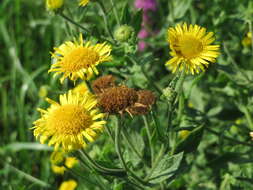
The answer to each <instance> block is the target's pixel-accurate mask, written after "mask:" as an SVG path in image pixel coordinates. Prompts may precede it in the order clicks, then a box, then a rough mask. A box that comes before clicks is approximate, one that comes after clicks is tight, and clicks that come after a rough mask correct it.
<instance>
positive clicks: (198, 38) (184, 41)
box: [166, 23, 220, 74]
mask: <svg viewBox="0 0 253 190" xmlns="http://www.w3.org/2000/svg"><path fill="white" fill-rule="evenodd" d="M214 40H215V38H214V37H213V32H209V33H207V32H206V29H205V28H203V27H200V26H198V25H194V26H193V25H189V26H187V24H186V23H184V24H183V25H180V24H178V25H177V26H176V27H175V28H169V29H168V42H169V44H170V48H171V52H170V54H171V56H173V58H172V59H170V60H169V61H168V62H167V63H166V65H167V66H168V67H169V68H170V69H171V70H172V72H173V73H174V72H175V71H176V70H177V69H179V70H183V68H185V72H186V73H189V72H190V73H191V74H195V73H199V72H200V71H201V70H202V71H204V70H205V68H206V67H208V64H209V62H215V59H216V58H217V57H218V55H219V48H220V46H219V45H210V44H211V43H213V42H214Z"/></svg>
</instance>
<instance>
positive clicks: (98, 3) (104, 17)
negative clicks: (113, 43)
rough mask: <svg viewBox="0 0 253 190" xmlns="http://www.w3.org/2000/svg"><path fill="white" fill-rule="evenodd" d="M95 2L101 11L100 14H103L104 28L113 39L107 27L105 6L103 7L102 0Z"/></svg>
mask: <svg viewBox="0 0 253 190" xmlns="http://www.w3.org/2000/svg"><path fill="white" fill-rule="evenodd" d="M96 2H97V5H98V6H99V8H100V10H101V12H102V16H103V19H104V26H105V30H106V32H107V34H108V35H109V36H110V37H111V39H113V40H114V38H113V35H112V32H111V30H110V29H109V24H108V21H107V20H108V19H107V16H106V10H105V7H104V5H103V3H102V2H100V1H96Z"/></svg>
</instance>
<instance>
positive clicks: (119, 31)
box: [114, 25, 134, 42]
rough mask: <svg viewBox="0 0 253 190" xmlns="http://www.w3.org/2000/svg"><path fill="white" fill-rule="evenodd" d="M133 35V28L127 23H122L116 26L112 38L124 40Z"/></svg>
mask: <svg viewBox="0 0 253 190" xmlns="http://www.w3.org/2000/svg"><path fill="white" fill-rule="evenodd" d="M133 36H134V29H133V27H131V26H128V25H122V26H119V27H118V28H116V30H115V32H114V38H115V39H116V40H117V41H119V42H126V41H128V40H129V39H131V38H132V37H133Z"/></svg>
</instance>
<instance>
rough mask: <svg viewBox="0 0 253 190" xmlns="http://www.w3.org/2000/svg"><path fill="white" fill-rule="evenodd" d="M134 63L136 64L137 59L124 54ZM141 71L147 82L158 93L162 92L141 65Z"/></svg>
mask: <svg viewBox="0 0 253 190" xmlns="http://www.w3.org/2000/svg"><path fill="white" fill-rule="evenodd" d="M126 57H127V58H128V59H129V60H130V61H131V62H132V63H133V64H134V65H138V63H137V61H136V60H135V59H134V58H133V57H132V56H128V55H127V56H126ZM141 72H142V74H143V75H144V76H145V78H146V79H147V81H148V83H149V84H150V85H151V86H153V88H154V89H156V90H157V92H158V93H159V94H162V90H161V89H160V88H159V87H158V86H157V85H156V84H155V83H154V82H153V81H152V80H151V79H150V77H149V76H148V75H147V73H146V72H145V71H144V69H143V67H141Z"/></svg>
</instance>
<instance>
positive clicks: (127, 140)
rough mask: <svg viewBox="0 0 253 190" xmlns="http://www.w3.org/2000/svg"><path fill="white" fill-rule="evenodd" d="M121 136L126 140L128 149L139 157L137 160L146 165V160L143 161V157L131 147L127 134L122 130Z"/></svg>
mask: <svg viewBox="0 0 253 190" xmlns="http://www.w3.org/2000/svg"><path fill="white" fill-rule="evenodd" d="M122 135H123V137H124V139H125V140H126V142H127V144H128V145H129V147H130V148H131V149H132V150H133V151H134V153H135V154H136V155H137V156H138V157H139V159H140V160H141V161H142V162H143V163H144V164H145V165H148V163H146V160H145V159H143V157H142V156H141V153H140V152H139V151H138V150H137V149H136V148H135V146H134V145H133V143H132V142H131V141H130V140H129V134H128V133H127V131H126V130H124V129H123V130H122Z"/></svg>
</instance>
